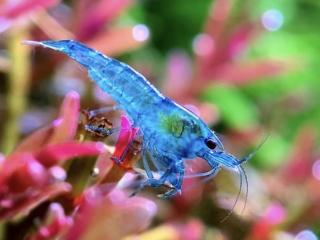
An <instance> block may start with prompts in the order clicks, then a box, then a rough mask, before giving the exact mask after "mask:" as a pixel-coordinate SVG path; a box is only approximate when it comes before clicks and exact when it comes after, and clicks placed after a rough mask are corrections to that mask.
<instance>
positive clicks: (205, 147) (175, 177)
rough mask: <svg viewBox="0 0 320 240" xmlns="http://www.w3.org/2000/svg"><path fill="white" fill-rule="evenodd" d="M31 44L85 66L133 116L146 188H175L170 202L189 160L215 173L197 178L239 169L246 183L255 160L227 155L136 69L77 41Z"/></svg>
mask: <svg viewBox="0 0 320 240" xmlns="http://www.w3.org/2000/svg"><path fill="white" fill-rule="evenodd" d="M25 43H26V44H29V45H37V46H42V47H47V48H50V49H53V50H56V51H59V52H62V53H65V54H66V55H68V56H69V57H71V58H72V59H74V60H75V61H77V62H78V63H80V64H81V65H82V66H84V67H85V68H86V69H87V70H88V73H89V76H90V77H91V78H92V79H93V80H94V81H95V82H96V84H98V85H99V87H100V88H101V89H102V90H103V91H105V92H106V93H108V94H110V96H111V97H112V98H113V99H114V100H115V101H116V102H117V104H118V107H119V108H121V109H123V110H124V111H125V112H126V113H127V115H128V116H129V117H130V118H131V120H132V122H133V124H134V126H135V127H137V128H139V135H140V136H142V138H143V147H142V151H143V153H144V154H143V157H142V160H143V164H144V168H145V171H146V175H147V179H146V180H145V181H144V182H143V184H142V186H141V187H143V186H152V187H159V186H161V185H164V184H166V185H169V186H171V189H170V190H169V191H167V192H166V193H165V194H164V197H169V196H173V195H175V194H176V193H178V192H180V191H181V185H182V181H183V178H184V173H185V161H186V160H189V159H194V158H196V157H200V158H202V159H204V160H205V161H206V162H207V163H208V164H209V166H210V167H211V170H210V171H208V172H205V173H198V174H194V175H192V176H191V177H211V176H214V175H215V174H216V173H217V172H218V171H219V170H220V169H221V167H226V168H233V169H236V170H238V171H239V172H240V179H241V176H242V174H244V171H243V169H242V167H241V165H240V164H242V163H243V162H245V161H247V160H248V159H249V158H251V156H252V155H249V156H248V157H246V158H244V159H241V160H238V159H237V158H236V157H234V156H233V155H231V154H230V153H228V152H226V151H225V150H224V148H223V145H222V143H221V141H220V140H219V138H218V137H217V135H216V134H215V133H214V132H213V131H212V130H211V129H210V128H209V127H208V126H207V125H206V124H205V123H204V122H203V121H202V120H201V119H200V118H199V117H197V116H196V115H194V114H193V113H192V112H190V111H189V110H187V109H185V108H184V107H182V106H181V105H179V104H177V103H176V102H174V101H172V100H171V99H169V98H167V97H165V96H163V95H162V94H161V93H160V92H159V91H158V90H157V89H156V88H155V87H154V86H152V85H151V84H150V83H149V82H148V81H147V80H146V79H145V77H144V76H142V75H141V74H140V73H138V72H136V71H135V70H134V69H132V68H131V67H130V66H128V65H126V64H124V63H122V62H119V61H117V60H115V59H112V58H110V57H107V56H104V55H103V54H101V53H99V52H97V51H95V50H93V49H91V48H89V47H87V46H85V45H84V44H82V43H79V42H77V41H73V40H62V41H42V42H35V41H26V42H25ZM146 155H148V156H150V159H151V160H150V161H152V163H153V165H154V166H155V168H156V170H157V172H158V173H159V174H160V177H155V176H154V175H153V173H152V171H151V170H150V167H149V163H148V161H147V159H146ZM244 176H245V174H244ZM188 177H190V176H188ZM240 183H241V181H240Z"/></svg>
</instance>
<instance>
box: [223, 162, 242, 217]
mask: <svg viewBox="0 0 320 240" xmlns="http://www.w3.org/2000/svg"><path fill="white" fill-rule="evenodd" d="M240 167H241V166H240ZM237 169H238V172H239V180H240V183H239V184H240V185H239V191H238V194H237V197H236V200H235V201H234V203H233V205H232V207H231V209H230V210H229V212H228V214H227V215H226V216H225V217H224V218H223V219H221V221H220V223H223V222H225V221H226V220H227V219H228V218H229V217H230V216H231V214H232V213H233V212H234V209H235V207H236V206H237V203H238V201H239V198H240V195H241V190H242V171H241V170H240V168H239V166H237Z"/></svg>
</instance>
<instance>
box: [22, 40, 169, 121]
mask: <svg viewBox="0 0 320 240" xmlns="http://www.w3.org/2000/svg"><path fill="white" fill-rule="evenodd" d="M25 43H27V44H31V45H40V46H43V47H48V48H50V49H53V50H56V51H59V52H62V53H64V54H66V55H68V56H69V57H71V58H72V59H74V60H75V61H77V62H78V63H80V64H81V65H82V66H84V67H85V68H86V69H87V70H88V74H89V76H90V77H91V78H92V80H93V81H95V82H96V83H97V85H98V86H99V87H100V88H101V89H102V90H103V91H105V92H106V93H108V94H109V95H110V96H111V97H112V98H113V99H114V100H115V101H116V102H117V104H118V105H120V106H121V108H123V109H124V110H125V111H126V112H128V114H129V115H130V117H131V118H134V117H135V115H136V113H137V112H139V111H141V107H144V108H145V107H148V105H150V104H154V103H157V102H159V101H160V100H162V99H163V96H162V95H161V93H160V92H159V91H158V90H157V89H156V88H155V87H153V86H152V85H151V84H150V83H149V82H148V81H146V79H145V77H144V76H142V75H141V74H140V73H138V72H136V71H135V70H134V69H132V68H131V67H130V66H128V65H127V64H124V63H121V62H119V61H117V60H115V59H113V58H110V57H107V56H105V55H103V54H102V53H100V52H98V51H96V50H94V49H91V48H89V47H87V46H85V45H84V44H82V43H80V42H77V41H74V40H61V41H42V42H34V41H27V42H25ZM139 109H140V110H139Z"/></svg>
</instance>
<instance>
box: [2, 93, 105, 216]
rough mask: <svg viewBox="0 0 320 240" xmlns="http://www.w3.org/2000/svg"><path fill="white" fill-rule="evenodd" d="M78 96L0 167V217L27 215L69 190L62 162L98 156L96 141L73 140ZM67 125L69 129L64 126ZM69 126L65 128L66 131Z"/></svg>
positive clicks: (69, 98) (101, 149) (70, 97)
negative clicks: (38, 206) (55, 118)
mask: <svg viewBox="0 0 320 240" xmlns="http://www.w3.org/2000/svg"><path fill="white" fill-rule="evenodd" d="M78 109H79V96H78V95H77V94H76V93H74V92H72V93H70V94H68V95H67V96H66V98H65V100H64V102H63V104H62V107H61V110H60V111H61V112H60V116H59V118H58V119H57V120H56V121H54V123H52V124H51V125H50V126H48V127H44V128H42V129H40V130H38V131H36V132H35V133H34V134H32V135H30V136H29V137H28V138H27V139H25V140H24V141H23V142H22V143H21V144H20V145H19V146H18V147H17V148H16V149H15V151H14V152H13V153H11V154H10V155H9V156H6V157H5V158H4V159H3V160H2V163H1V166H0V186H1V187H0V203H1V208H0V217H1V218H2V219H8V218H12V217H15V216H16V215H21V214H27V213H28V212H29V211H30V210H32V209H33V208H34V207H36V206H37V205H39V204H40V203H41V202H43V201H46V200H48V199H50V198H53V197H55V196H57V195H60V194H62V193H65V192H68V191H70V190H71V186H70V184H68V183H67V182H65V181H64V180H65V177H66V172H65V170H64V169H63V168H61V165H62V164H63V162H64V161H66V160H68V159H72V158H74V157H79V156H93V155H99V154H100V153H102V152H104V151H105V149H104V147H103V145H102V144H99V143H96V142H83V143H80V142H76V141H74V140H73V138H74V136H75V133H76V126H77V124H78V114H77V112H78V111H79V110H78ZM66 126H68V128H66ZM67 129H68V130H67Z"/></svg>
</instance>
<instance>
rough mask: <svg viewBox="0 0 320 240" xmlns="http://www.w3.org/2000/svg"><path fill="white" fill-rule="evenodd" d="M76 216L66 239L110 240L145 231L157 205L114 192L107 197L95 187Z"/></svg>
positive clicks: (85, 197)
mask: <svg viewBox="0 0 320 240" xmlns="http://www.w3.org/2000/svg"><path fill="white" fill-rule="evenodd" d="M83 200H84V201H83V202H82V204H81V205H80V209H79V211H78V213H77V215H76V216H75V224H74V227H72V228H71V230H70V232H69V233H68V234H67V237H66V239H67V240H75V239H80V236H81V239H82V240H89V239H90V240H100V239H105V240H113V239H121V238H122V237H124V236H127V235H129V234H134V233H138V232H140V231H142V230H144V229H146V228H147V227H148V226H149V224H150V223H151V220H152V218H153V216H154V215H155V213H156V205H155V204H154V203H153V202H152V201H150V200H148V199H145V198H142V197H133V198H128V196H127V194H126V193H124V192H122V191H119V190H113V191H112V192H110V193H109V194H108V195H107V196H104V194H103V193H102V192H101V191H99V189H98V188H91V189H89V190H88V191H87V192H86V193H85V196H84V198H83Z"/></svg>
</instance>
